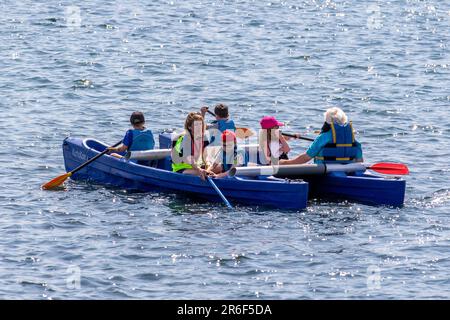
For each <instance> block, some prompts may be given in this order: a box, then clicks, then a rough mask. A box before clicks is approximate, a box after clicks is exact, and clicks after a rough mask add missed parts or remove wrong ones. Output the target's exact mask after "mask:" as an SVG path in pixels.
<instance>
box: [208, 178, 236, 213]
mask: <svg viewBox="0 0 450 320" xmlns="http://www.w3.org/2000/svg"><path fill="white" fill-rule="evenodd" d="M206 178H207V179H208V181H209V183H210V184H211V186H212V187H213V188H214V190H216V192H217V194H218V195H219V196H220V197H221V198H222V200H223V202H224V203H225V204H226V205H227V207H228V208H230V209H233V206H232V205H231V203H230V202H229V201H228V200H227V198H225V196H224V195H223V193H222V192H221V191H220V189H219V188H218V187H217V186H216V184H215V183H214V181H213V180H212V179H211V177H206Z"/></svg>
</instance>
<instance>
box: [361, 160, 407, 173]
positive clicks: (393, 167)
mask: <svg viewBox="0 0 450 320" xmlns="http://www.w3.org/2000/svg"><path fill="white" fill-rule="evenodd" d="M367 169H370V170H373V171H375V172H378V173H383V174H394V175H399V176H400V175H407V174H409V169H408V167H407V166H406V165H404V164H402V163H388V162H380V163H376V164H374V165H372V166H370V167H368V168H367Z"/></svg>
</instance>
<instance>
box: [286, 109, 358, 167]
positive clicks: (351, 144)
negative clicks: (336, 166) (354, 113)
mask: <svg viewBox="0 0 450 320" xmlns="http://www.w3.org/2000/svg"><path fill="white" fill-rule="evenodd" d="M324 118H325V119H324V120H325V122H324V124H323V127H322V130H321V132H320V135H319V136H318V137H317V138H316V139H315V140H314V142H313V143H312V144H311V145H310V147H309V148H308V150H306V152H305V153H303V154H301V155H299V156H298V157H296V158H294V159H292V160H281V161H280V164H281V165H290V164H303V163H306V162H308V161H310V160H312V159H314V163H342V164H345V163H351V162H363V155H362V148H361V144H360V143H359V142H358V141H356V139H355V135H354V132H353V127H352V123H351V122H350V121H348V117H347V115H346V114H345V113H344V111H342V110H341V109H340V108H337V107H334V108H330V109H328V110H327V111H326V112H325V113H324Z"/></svg>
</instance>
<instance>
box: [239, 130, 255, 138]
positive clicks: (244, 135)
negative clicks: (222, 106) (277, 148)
mask: <svg viewBox="0 0 450 320" xmlns="http://www.w3.org/2000/svg"><path fill="white" fill-rule="evenodd" d="M254 134H255V133H254V132H253V131H252V130H250V129H249V128H236V137H237V138H239V139H245V138H248V137H251V136H252V135H254Z"/></svg>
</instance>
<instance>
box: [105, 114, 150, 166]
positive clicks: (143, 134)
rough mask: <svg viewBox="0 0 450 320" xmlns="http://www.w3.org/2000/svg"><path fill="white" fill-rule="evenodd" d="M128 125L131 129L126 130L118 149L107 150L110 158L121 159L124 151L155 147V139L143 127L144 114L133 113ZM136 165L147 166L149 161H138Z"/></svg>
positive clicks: (148, 130)
mask: <svg viewBox="0 0 450 320" xmlns="http://www.w3.org/2000/svg"><path fill="white" fill-rule="evenodd" d="M130 123H131V125H132V126H133V129H130V130H128V131H127V132H126V133H125V136H124V138H123V140H122V144H121V145H119V146H118V147H110V148H108V150H109V151H108V153H111V152H112V154H111V155H112V156H113V157H116V158H122V156H121V155H120V154H117V153H116V152H119V153H122V152H125V151H142V150H152V149H153V148H154V147H155V139H154V138H153V133H152V131H151V130H150V129H147V128H146V127H145V118H144V114H143V113H142V112H139V111H135V112H133V113H132V114H131V116H130ZM137 163H138V164H142V165H148V164H149V161H141V160H140V161H138V162H137Z"/></svg>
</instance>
